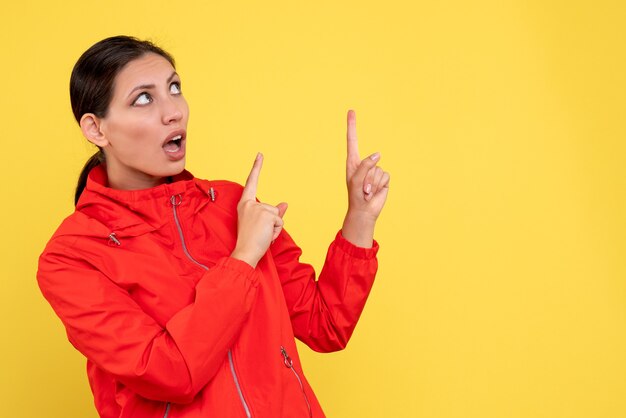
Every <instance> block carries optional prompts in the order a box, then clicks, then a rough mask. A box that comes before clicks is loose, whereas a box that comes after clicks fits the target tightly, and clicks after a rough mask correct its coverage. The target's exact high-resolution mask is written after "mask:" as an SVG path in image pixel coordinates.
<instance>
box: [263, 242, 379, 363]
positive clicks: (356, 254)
mask: <svg viewBox="0 0 626 418" xmlns="http://www.w3.org/2000/svg"><path fill="white" fill-rule="evenodd" d="M378 248H379V247H378V243H377V242H376V241H374V244H373V246H372V248H362V247H357V246H355V245H354V244H352V243H351V242H349V241H348V240H346V239H345V238H344V237H343V236H342V235H341V231H339V232H338V233H337V235H336V237H335V240H334V241H333V242H332V243H331V244H330V247H329V248H328V252H327V254H326V261H325V262H324V266H323V267H322V271H321V273H320V275H319V279H318V280H315V271H314V270H313V267H312V266H311V265H309V264H306V263H301V262H300V261H299V259H300V255H301V254H302V250H301V249H300V248H299V247H298V246H297V245H296V244H295V242H294V241H293V239H292V238H291V236H290V235H289V234H288V233H287V231H285V230H283V231H282V232H281V234H280V235H279V236H278V238H277V239H276V241H275V242H274V244H272V247H271V251H272V257H273V259H274V263H275V264H276V269H277V271H278V274H279V277H280V281H281V284H282V288H283V293H284V295H285V300H286V302H287V308H288V309H289V315H290V317H291V323H292V326H293V330H294V334H295V336H296V337H297V338H298V339H299V340H300V341H302V342H304V343H305V344H306V345H308V346H309V347H310V348H311V349H313V350H315V351H319V352H332V351H338V350H342V349H343V348H345V347H346V344H347V343H348V340H349V339H350V337H351V336H352V332H353V331H354V328H355V327H356V323H357V321H358V319H359V317H360V315H361V312H362V311H363V307H364V306H365V302H366V300H367V297H368V295H369V293H370V290H371V289H372V285H373V284H374V277H375V275H376V270H377V268H378V261H377V259H376V254H377V252H378Z"/></svg>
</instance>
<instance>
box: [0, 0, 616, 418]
mask: <svg viewBox="0 0 626 418" xmlns="http://www.w3.org/2000/svg"><path fill="white" fill-rule="evenodd" d="M625 12H626V6H624V3H623V2H622V1H612V2H611V1H595V2H586V1H552V2H546V1H521V0H519V1H508V2H506V1H504V2H503V1H487V0H478V1H471V2H466V1H460V0H459V1H441V2H437V1H435V2H433V1H419V2H416V1H409V0H405V1H398V0H388V1H384V2H378V1H376V2H374V1H336V0H335V1H329V0H322V1H314V2H300V1H294V0H290V1H280V2H271V1H270V2H261V1H254V2H252V1H250V2H242V3H240V2H230V1H226V0H221V1H204V0H203V1H200V0H199V1H196V2H161V1H153V0H151V1H145V0H144V1H135V2H127V1H118V0H113V1H106V2H80V1H75V0H70V1H66V2H63V3H58V2H44V1H38V2H37V1H36V2H27V1H19V2H16V1H12V2H8V4H3V6H2V12H1V13H2V18H1V20H2V24H1V25H0V42H1V43H2V50H1V52H0V54H1V56H2V62H1V65H0V75H1V82H2V89H1V94H0V101H1V102H0V105H1V107H0V114H1V115H2V116H1V117H2V119H1V120H2V123H1V124H0V133H1V141H2V144H1V150H2V151H1V152H0V155H1V157H0V158H1V159H2V160H1V166H0V170H1V177H2V194H1V196H2V204H1V205H2V209H1V210H2V221H1V222H2V224H1V229H0V231H1V233H2V235H1V237H0V246H1V248H0V249H1V254H2V263H1V265H0V269H1V270H0V277H1V287H0V318H1V319H0V321H1V322H0V325H1V328H0V335H1V337H0V338H1V343H0V416H1V417H12V418H14V417H95V415H96V414H95V412H94V409H93V407H92V397H91V393H90V391H89V388H88V385H87V380H86V374H85V370H84V359H83V358H82V357H81V355H80V354H79V353H77V352H76V351H75V350H74V349H73V348H72V347H71V345H70V344H69V343H68V342H67V340H66V337H65V334H64V330H63V328H62V326H61V323H60V321H59V320H58V319H57V318H56V317H55V316H54V314H53V312H52V310H51V309H50V307H49V306H48V305H47V303H46V302H45V300H44V299H43V297H42V296H41V295H40V293H39V290H38V288H37V285H36V281H35V272H36V263H37V257H38V255H39V253H40V252H41V250H42V249H43V247H44V245H45V243H46V241H47V239H48V238H49V237H50V235H51V234H52V232H53V231H54V230H55V228H56V227H57V225H58V224H59V223H60V221H61V220H62V218H64V217H65V216H67V215H68V214H69V213H70V212H71V211H72V209H73V205H72V193H73V188H74V185H75V181H76V177H77V175H78V172H79V170H80V168H81V167H82V164H83V163H84V161H85V160H86V159H87V157H88V156H89V155H91V153H92V152H93V149H92V148H90V147H89V146H87V143H86V141H85V140H84V139H83V138H82V136H81V134H80V131H79V129H78V127H77V125H76V124H75V122H74V120H73V118H72V114H71V110H70V105H69V94H68V80H69V75H70V72H71V69H72V66H73V65H74V62H75V61H76V59H77V58H78V57H79V55H80V54H81V53H82V52H83V51H84V50H85V49H87V48H88V47H89V46H90V45H92V44H93V43H95V42H96V41H98V40H100V39H102V38H104V37H107V36H111V35H117V34H131V35H135V36H139V37H141V38H150V39H152V40H154V41H156V42H157V43H159V44H160V45H161V46H163V47H164V48H165V49H167V50H169V51H170V52H171V53H172V54H173V55H174V56H175V57H176V59H177V62H178V70H179V73H180V74H181V76H182V80H183V91H184V93H185V95H186V97H187V99H188V101H189V104H190V108H191V119H190V124H189V142H188V150H189V158H188V169H190V170H191V171H192V172H193V173H195V174H196V175H197V176H200V177H205V178H213V179H217V178H226V179H231V180H235V181H239V182H242V181H244V179H245V177H246V175H247V173H248V170H249V168H250V165H251V163H252V160H253V158H254V155H255V153H256V152H257V151H263V152H264V154H265V156H266V159H265V165H264V168H263V172H262V176H261V182H260V188H259V196H260V197H261V199H263V200H265V201H268V202H273V203H277V202H279V201H281V200H285V201H287V202H289V204H290V208H289V211H288V212H287V215H286V218H285V219H286V227H287V228H288V230H289V231H290V232H291V233H292V234H293V236H294V237H295V238H296V240H297V242H298V243H299V244H300V245H301V246H302V247H303V248H304V251H305V255H304V260H305V261H309V262H311V263H313V264H314V265H316V266H317V267H320V266H321V263H322V261H323V256H324V254H325V251H326V248H327V245H328V243H329V242H330V240H331V239H332V237H333V235H334V233H335V232H336V231H337V230H338V228H339V227H340V225H341V220H342V217H343V213H344V211H345V207H346V204H345V203H346V202H345V201H346V199H345V186H344V183H343V181H344V158H345V113H346V110H347V109H348V108H354V109H355V110H356V112H357V130H358V132H359V140H360V147H361V152H362V153H363V154H369V153H371V152H374V151H381V153H382V160H381V165H382V166H383V167H384V168H385V169H387V170H388V171H390V172H391V174H392V180H391V191H390V195H389V200H388V202H387V206H386V208H385V210H384V211H383V214H382V216H381V218H380V220H379V225H378V227H377V231H376V238H377V239H378V240H379V242H380V244H381V251H380V253H379V254H380V270H379V275H378V278H377V282H376V284H375V287H374V289H373V292H372V295H371V297H370V300H369V302H368V305H367V307H366V309H365V312H364V314H363V316H362V319H361V322H360V323H359V326H358V327H357V330H356V332H355V334H354V337H353V339H352V341H351V342H350V344H349V346H348V348H347V349H346V350H345V351H344V352H341V353H335V354H329V355H320V354H315V353H312V352H311V351H310V350H308V349H307V348H306V347H304V346H301V354H302V357H303V362H304V368H305V371H306V373H307V376H308V378H309V380H310V381H311V384H312V385H313V387H314V389H315V390H316V393H317V394H318V396H319V398H320V401H321V403H322V405H323V406H324V408H325V410H326V412H327V414H328V416H329V417H357V416H358V417H424V418H455V417H459V418H461V417H463V418H473V417H476V418H479V417H480V418H490V417H494V418H495V417H523V418H528V417H549V418H555V417H568V418H578V417H580V418H589V417H602V418H604V417H607V418H609V417H610V418H613V417H626V360H625V358H626V261H625V260H626V259H625V257H624V255H625V250H626V221H625V215H626V198H625V193H624V192H625V186H626V168H625V166H626V164H625V160H626V144H625V140H626V135H625V133H626V129H625V123H624V119H625V117H624V116H625V113H626V112H625V110H626V106H625V105H624V103H625V102H624V99H625V97H626V89H625V87H626V82H625V81H624V77H625V74H626V65H625V64H626V61H625V55H626V54H625V48H626V47H625V46H624V40H625V39H626V25H625V24H624V21H626V13H625Z"/></svg>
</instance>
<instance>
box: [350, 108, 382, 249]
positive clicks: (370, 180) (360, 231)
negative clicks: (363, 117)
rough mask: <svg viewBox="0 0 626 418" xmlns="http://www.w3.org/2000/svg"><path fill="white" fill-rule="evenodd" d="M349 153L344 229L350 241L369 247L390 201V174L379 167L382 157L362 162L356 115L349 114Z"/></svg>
mask: <svg viewBox="0 0 626 418" xmlns="http://www.w3.org/2000/svg"><path fill="white" fill-rule="evenodd" d="M347 142H348V154H347V159H346V183H347V186H348V213H347V214H346V217H345V219H344V223H343V227H342V229H341V232H342V235H343V236H344V238H346V239H347V240H348V241H350V242H352V243H353V244H355V245H357V246H359V247H366V248H369V247H371V246H372V243H373V239H374V226H375V225H376V219H378V216H379V215H380V212H381V211H382V209H383V206H384V205H385V201H386V200H387V193H388V192H389V180H390V176H389V173H387V172H385V171H383V169H382V168H380V167H378V166H377V163H378V161H379V160H380V154H379V153H374V154H372V155H370V156H369V157H367V158H365V159H364V160H361V157H360V156H359V146H358V142H357V136H356V116H355V114H354V111H353V110H349V111H348V131H347Z"/></svg>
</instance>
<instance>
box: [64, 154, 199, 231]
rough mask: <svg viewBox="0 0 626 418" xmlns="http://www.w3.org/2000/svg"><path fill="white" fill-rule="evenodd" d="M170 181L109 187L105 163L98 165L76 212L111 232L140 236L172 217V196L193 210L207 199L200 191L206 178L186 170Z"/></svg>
mask: <svg viewBox="0 0 626 418" xmlns="http://www.w3.org/2000/svg"><path fill="white" fill-rule="evenodd" d="M172 180H173V181H172V182H171V183H164V184H161V185H158V186H155V187H151V188H149V189H142V190H118V189H112V188H110V187H108V181H107V174H106V168H105V166H103V165H99V166H96V167H95V168H93V169H92V170H91V171H90V172H89V175H88V177H87V184H86V186H85V190H84V191H83V193H82V194H81V196H80V199H79V200H78V204H77V205H76V211H77V212H81V213H82V214H84V215H87V217H89V218H92V219H95V220H97V221H99V222H101V223H102V224H104V226H105V229H107V230H108V231H110V232H115V233H116V234H122V235H124V236H135V235H140V234H143V233H146V232H149V231H151V230H154V229H157V228H159V227H161V226H162V225H164V224H165V223H166V222H167V221H168V220H169V219H170V218H171V217H172V203H171V199H172V196H176V197H177V198H178V199H181V198H182V203H181V204H185V205H187V204H190V203H193V204H194V207H195V211H197V210H198V209H200V207H202V206H204V205H205V204H206V202H207V201H208V196H207V194H206V193H204V192H203V191H202V189H203V187H206V185H204V184H203V183H205V181H202V180H197V179H195V178H194V176H193V175H192V174H191V173H190V172H188V171H187V170H184V171H183V172H181V173H180V174H177V175H176V176H174V177H173V179H172ZM198 200H200V201H198Z"/></svg>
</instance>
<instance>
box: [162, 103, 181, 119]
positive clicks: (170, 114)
mask: <svg viewBox="0 0 626 418" xmlns="http://www.w3.org/2000/svg"><path fill="white" fill-rule="evenodd" d="M162 112H163V123H164V124H166V125H168V124H170V123H172V122H177V121H179V120H181V119H182V117H183V114H184V113H183V103H182V102H181V100H180V99H177V98H169V99H168V100H166V101H165V103H164V105H163V110H162Z"/></svg>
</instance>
